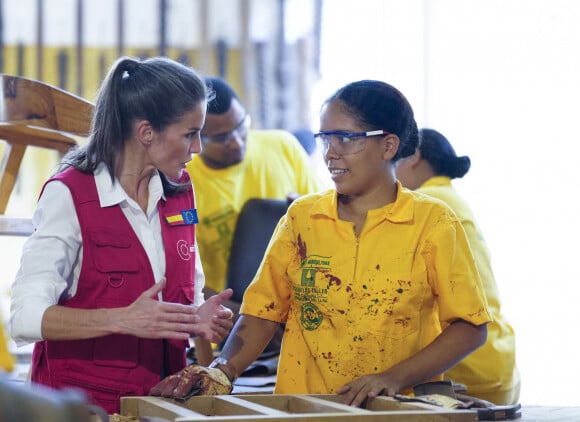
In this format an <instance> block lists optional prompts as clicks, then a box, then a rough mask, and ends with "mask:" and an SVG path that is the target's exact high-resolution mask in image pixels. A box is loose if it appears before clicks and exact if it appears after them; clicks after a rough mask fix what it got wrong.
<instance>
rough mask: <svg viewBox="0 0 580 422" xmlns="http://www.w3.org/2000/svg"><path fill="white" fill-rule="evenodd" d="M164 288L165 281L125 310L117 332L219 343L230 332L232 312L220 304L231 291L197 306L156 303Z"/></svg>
mask: <svg viewBox="0 0 580 422" xmlns="http://www.w3.org/2000/svg"><path fill="white" fill-rule="evenodd" d="M164 287H165V279H163V280H161V281H160V282H159V283H156V284H155V286H153V287H151V288H150V289H148V290H146V291H145V292H143V293H142V294H141V295H140V296H139V297H138V298H137V299H136V300H135V302H133V303H132V304H131V305H129V306H128V307H127V308H124V312H123V313H122V315H121V317H120V320H118V321H117V322H116V324H117V326H118V327H119V332H120V333H123V334H131V335H134V336H137V337H142V338H153V339H156V338H165V339H183V340H186V339H188V338H189V337H192V336H193V337H201V338H203V339H205V340H207V341H210V342H212V343H219V342H221V341H222V340H223V339H224V338H225V337H226V336H227V334H228V333H229V332H230V330H231V328H232V326H233V321H232V317H233V312H232V311H231V310H230V309H228V308H226V307H225V306H223V305H222V304H223V303H224V302H225V301H226V300H228V299H229V298H230V297H231V296H232V294H233V291H232V290H231V289H226V290H224V291H223V292H221V293H219V294H217V295H215V296H212V297H211V298H209V299H207V300H206V301H205V303H204V304H203V305H201V306H199V307H198V306H192V305H183V304H180V303H169V302H161V301H158V300H156V299H157V295H158V294H159V292H161V291H162V290H163V288H164Z"/></svg>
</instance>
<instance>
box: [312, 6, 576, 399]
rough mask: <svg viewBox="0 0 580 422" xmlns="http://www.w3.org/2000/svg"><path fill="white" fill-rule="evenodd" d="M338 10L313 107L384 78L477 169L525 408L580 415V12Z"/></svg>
mask: <svg viewBox="0 0 580 422" xmlns="http://www.w3.org/2000/svg"><path fill="white" fill-rule="evenodd" d="M326 5H327V7H326V10H325V12H326V15H325V18H324V19H325V20H324V22H323V31H324V32H323V34H324V40H323V46H322V51H323V56H322V66H323V68H322V78H323V79H322V81H320V83H319V85H318V87H317V89H316V91H315V96H314V98H313V103H315V104H316V105H315V106H313V109H318V107H319V106H320V104H321V102H322V100H323V99H324V98H325V97H326V96H327V95H329V94H331V93H332V91H333V90H335V89H337V88H338V87H340V86H341V85H343V84H344V83H345V82H349V81H351V80H355V79H363V78H369V77H372V78H376V79H382V80H385V81H386V82H389V83H392V84H393V85H395V86H397V87H398V88H400V89H401V91H402V92H403V93H404V94H405V95H406V96H407V97H408V98H409V100H410V101H411V103H412V104H413V106H414V108H415V111H416V115H417V120H418V123H419V125H426V126H431V127H433V128H435V129H438V130H439V131H441V132H442V133H444V134H445V135H447V137H448V138H449V139H450V140H451V142H452V143H453V144H454V146H455V147H456V150H457V152H458V153H459V154H467V155H469V156H470V157H471V160H472V168H471V171H470V172H469V173H468V175H467V176H465V178H464V179H463V180H460V181H458V182H457V183H456V186H457V188H458V189H459V191H460V192H461V193H462V194H463V195H464V196H465V197H466V198H467V199H468V201H469V202H470V204H471V205H472V208H473V210H474V212H475V213H476V215H477V217H478V220H479V223H480V225H481V227H482V229H483V231H484V233H485V235H486V238H487V241H488V244H489V247H490V249H491V252H492V257H493V263H494V269H495V272H496V277H497V281H498V284H499V288H500V291H501V293H502V299H503V310H504V313H505V314H506V315H507V316H508V318H509V319H510V321H511V322H512V324H513V325H514V328H515V330H516V335H517V343H518V349H517V357H518V361H519V362H518V363H519V366H520V370H521V371H522V378H523V379H522V382H523V385H522V394H521V401H522V403H526V404H568V405H570V404H575V405H579V404H580V399H579V398H578V394H577V392H576V389H575V382H576V379H577V377H578V375H580V370H579V369H578V368H579V366H580V365H579V364H578V359H577V339H576V334H575V333H576V330H577V329H578V326H579V324H580V317H579V314H578V311H577V309H576V306H578V302H579V299H580V267H579V265H578V252H579V250H580V248H579V247H578V245H577V243H576V242H577V241H578V237H579V235H580V221H579V218H578V213H577V209H576V207H577V205H576V204H577V203H578V199H577V196H578V192H579V190H580V182H579V177H578V175H577V174H576V170H577V168H578V164H577V153H578V151H579V148H578V145H579V144H580V140H579V139H578V130H577V128H576V125H577V116H578V114H579V112H580V107H579V105H578V98H580V48H579V47H580V25H579V22H578V20H579V18H580V2H577V1H574V0H559V1H558V0H556V1H555V0H536V1H529V0H485V1H475V0H425V1H419V0H411V1H409V0H407V1H405V2H402V1H398V0H358V1H357V2H352V1H350V0H331V1H327V2H326ZM315 118H316V116H315ZM315 121H316V120H315ZM316 124H318V123H317V121H316ZM315 127H317V126H315Z"/></svg>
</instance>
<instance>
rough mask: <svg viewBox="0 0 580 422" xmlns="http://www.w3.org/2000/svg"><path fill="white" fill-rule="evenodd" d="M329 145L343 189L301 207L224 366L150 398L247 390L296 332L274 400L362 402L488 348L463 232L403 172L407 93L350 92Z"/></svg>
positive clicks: (245, 310) (293, 211)
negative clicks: (399, 173) (197, 390)
mask: <svg viewBox="0 0 580 422" xmlns="http://www.w3.org/2000/svg"><path fill="white" fill-rule="evenodd" d="M316 137H317V138H318V139H319V140H320V142H321V145H322V151H323V153H324V157H325V162H326V164H327V167H328V170H329V172H330V174H331V177H332V180H333V182H334V185H335V189H331V190H328V191H325V192H320V193H316V194H311V195H306V196H303V197H300V198H298V199H296V200H295V201H294V202H293V203H292V204H291V205H290V207H289V209H288V211H287V214H286V215H285V216H284V217H283V218H282V219H281V220H280V222H279V224H278V226H277V229H276V231H275V233H274V235H273V236H272V239H271V241H270V244H269V246H268V250H267V252H266V255H265V257H264V260H263V261H262V264H261V266H260V269H259V271H258V273H257V275H256V277H255V278H254V280H253V281H252V283H251V284H250V286H249V287H248V289H247V290H246V292H245V295H244V299H243V303H242V307H241V316H240V318H239V319H238V321H237V322H236V324H235V325H234V328H233V330H232V333H231V334H230V336H229V337H228V339H227V340H226V343H225V346H224V347H223V349H222V351H221V354H220V355H219V356H218V357H217V358H216V359H215V360H214V362H213V363H212V364H211V365H210V367H209V368H200V367H199V366H195V365H192V366H189V367H187V368H185V369H184V370H182V371H181V372H180V373H177V374H174V375H172V376H170V377H167V378H166V379H165V380H163V381H161V382H160V383H159V384H158V385H157V386H156V387H154V388H153V389H152V391H151V393H150V394H152V395H160V396H168V397H182V396H183V395H184V394H188V393H189V392H190V391H191V388H192V386H194V385H197V383H198V382H199V381H200V380H208V379H209V380H210V381H211V382H214V381H213V379H214V376H215V374H216V373H217V372H218V371H219V372H222V371H223V373H225V374H226V375H227V376H228V378H229V380H235V379H236V377H237V376H238V375H239V374H240V373H241V372H242V371H243V370H244V368H246V367H247V366H248V365H249V364H250V363H251V362H252V361H253V360H254V359H255V358H256V356H257V355H258V354H259V353H260V352H261V351H262V349H263V348H264V347H265V345H266V344H267V343H268V341H269V339H270V338H271V336H272V334H273V333H274V330H275V328H276V327H277V325H278V324H279V323H282V322H283V323H285V324H286V331H285V333H284V340H283V343H282V349H281V353H280V362H279V366H278V375H277V380H276V386H275V390H274V392H275V393H279V394H333V393H337V394H339V395H341V396H342V401H343V402H344V403H346V404H349V405H352V406H359V405H361V403H363V401H365V399H367V398H372V397H376V396H377V395H379V394H384V395H389V396H393V395H395V394H397V393H404V394H407V393H410V387H411V386H413V385H415V384H418V383H422V382H426V381H429V380H438V379H441V378H442V374H443V373H444V372H445V371H447V370H448V369H450V368H451V367H453V366H454V365H455V364H457V362H459V361H460V360H461V359H463V358H464V357H465V356H466V355H468V354H469V353H471V352H472V351H474V350H475V349H477V348H478V347H479V346H481V345H482V344H483V343H484V342H485V338H486V332H487V328H486V325H487V324H488V323H489V322H490V321H491V317H490V315H489V313H488V312H487V304H486V300H485V295H484V292H483V288H482V285H481V280H480V279H479V275H478V272H477V268H476V267H475V265H474V263H473V255H472V253H471V249H470V248H469V243H468V240H467V237H466V236H465V232H464V231H463V229H462V227H461V223H460V222H459V220H458V219H457V217H456V216H455V214H453V212H452V211H451V210H450V209H449V207H447V206H445V204H443V203H441V201H438V200H434V199H432V198H430V197H428V196H426V195H423V194H420V193H416V192H413V191H410V190H408V189H405V188H403V187H402V186H401V184H400V183H399V182H398V181H397V179H396V178H395V175H394V166H395V163H396V162H397V161H399V160H401V159H403V158H405V157H407V156H409V155H411V154H413V153H414V151H415V148H416V147H417V145H418V130H417V124H416V123H415V118H414V113H413V110H412V108H411V105H410V104H409V103H408V101H407V99H406V98H405V97H404V96H403V94H402V93H401V92H400V91H398V90H397V89H396V88H395V87H393V86H391V85H389V84H387V83H384V82H381V81H374V80H363V81H357V82H352V83H350V84H347V85H346V86H344V87H342V88H340V89H339V90H338V91H337V92H335V93H334V94H333V95H331V96H330V97H329V98H328V99H327V100H326V102H325V103H324V104H323V106H322V109H321V117H320V132H319V133H317V134H316ZM192 375H193V376H192Z"/></svg>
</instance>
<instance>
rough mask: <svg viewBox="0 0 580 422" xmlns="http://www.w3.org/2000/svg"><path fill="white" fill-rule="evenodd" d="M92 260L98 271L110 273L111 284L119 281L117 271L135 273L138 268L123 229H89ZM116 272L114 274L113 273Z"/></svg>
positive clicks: (128, 238)
mask: <svg viewBox="0 0 580 422" xmlns="http://www.w3.org/2000/svg"><path fill="white" fill-rule="evenodd" d="M89 236H90V239H89V240H90V242H91V243H92V244H93V245H94V247H93V248H92V255H93V260H94V263H95V267H96V269H97V270H98V271H100V272H103V273H111V274H112V275H113V276H114V277H113V279H112V280H111V282H112V283H113V284H115V283H119V282H121V281H122V280H121V279H120V274H119V273H136V272H137V271H138V270H139V267H138V264H137V261H136V260H135V256H134V253H135V251H134V248H133V247H132V245H131V240H130V235H129V233H127V232H125V231H119V230H113V229H107V228H100V229H98V230H97V229H95V230H91V231H89ZM115 273H116V274H115Z"/></svg>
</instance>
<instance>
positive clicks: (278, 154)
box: [187, 130, 322, 292]
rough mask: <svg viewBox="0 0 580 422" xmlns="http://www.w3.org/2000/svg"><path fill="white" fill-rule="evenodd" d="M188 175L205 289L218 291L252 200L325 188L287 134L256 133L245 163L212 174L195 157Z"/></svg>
mask: <svg viewBox="0 0 580 422" xmlns="http://www.w3.org/2000/svg"><path fill="white" fill-rule="evenodd" d="M187 170H188V172H189V174H190V177H191V179H192V181H193V187H194V190H195V201H196V208H197V213H198V216H199V224H198V225H197V227H196V236H197V243H198V247H199V253H200V257H201V262H202V265H203V270H204V273H205V278H206V281H205V285H206V286H207V287H210V288H212V289H214V290H216V291H218V292H219V291H221V290H223V289H224V288H225V279H226V273H227V267H228V260H229V257H230V250H231V245H232V237H233V234H234V229H235V226H236V222H237V221H238V215H239V213H240V210H241V209H242V206H243V205H244V204H245V203H246V201H247V200H248V199H250V198H273V199H285V198H286V197H287V195H288V194H289V193H292V192H295V193H298V194H300V195H303V194H306V193H310V192H316V191H318V190H319V189H322V184H321V182H320V181H319V179H317V177H316V175H315V172H314V168H313V166H312V165H311V163H310V161H309V158H308V156H307V155H306V151H304V148H302V146H301V145H300V143H299V142H298V140H297V139H296V138H295V137H294V136H293V135H292V134H291V133H289V132H286V131H282V130H252V131H250V133H249V134H248V138H247V141H246V154H245V156H244V159H243V160H242V162H240V163H239V164H236V165H234V166H230V167H227V168H224V169H212V168H210V167H208V166H207V165H205V163H204V162H203V160H202V158H201V157H200V156H199V155H194V156H193V159H192V160H191V161H190V162H189V163H188V164H187Z"/></svg>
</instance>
